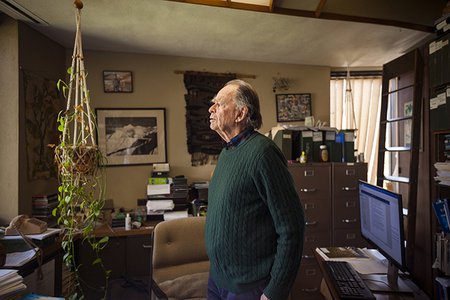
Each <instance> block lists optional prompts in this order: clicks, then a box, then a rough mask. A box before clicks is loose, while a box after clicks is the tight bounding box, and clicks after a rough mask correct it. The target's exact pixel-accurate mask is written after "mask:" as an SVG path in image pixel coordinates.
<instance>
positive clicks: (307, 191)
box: [300, 189, 316, 193]
mask: <svg viewBox="0 0 450 300" xmlns="http://www.w3.org/2000/svg"><path fill="white" fill-rule="evenodd" d="M315 191H316V189H300V192H303V193H312V192H315Z"/></svg>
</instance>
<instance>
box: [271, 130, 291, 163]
mask: <svg viewBox="0 0 450 300" xmlns="http://www.w3.org/2000/svg"><path fill="white" fill-rule="evenodd" d="M273 141H274V142H275V144H276V145H277V146H278V148H280V150H281V152H282V153H283V155H284V157H285V158H286V160H291V159H293V156H292V130H287V129H284V130H279V131H278V132H277V133H276V134H275V136H274V138H273Z"/></svg>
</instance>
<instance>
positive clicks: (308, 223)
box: [305, 221, 317, 226]
mask: <svg viewBox="0 0 450 300" xmlns="http://www.w3.org/2000/svg"><path fill="white" fill-rule="evenodd" d="M316 224H317V221H312V222H305V225H306V226H312V225H316Z"/></svg>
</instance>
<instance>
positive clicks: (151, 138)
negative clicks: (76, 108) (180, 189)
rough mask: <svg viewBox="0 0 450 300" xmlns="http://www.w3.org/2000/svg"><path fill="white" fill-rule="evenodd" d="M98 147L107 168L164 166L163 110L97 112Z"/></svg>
mask: <svg viewBox="0 0 450 300" xmlns="http://www.w3.org/2000/svg"><path fill="white" fill-rule="evenodd" d="M95 112H96V114H97V122H98V139H97V141H98V146H99V149H100V151H102V153H103V154H104V155H105V156H106V159H107V162H106V165H107V166H120V165H145V164H152V163H162V162H167V158H166V157H167V149H166V124H165V122H166V121H165V114H166V111H165V109H164V108H97V109H96V110H95Z"/></svg>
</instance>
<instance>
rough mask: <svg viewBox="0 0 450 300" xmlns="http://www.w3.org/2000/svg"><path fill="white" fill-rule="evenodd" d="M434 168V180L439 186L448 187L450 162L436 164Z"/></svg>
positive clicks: (449, 182)
mask: <svg viewBox="0 0 450 300" xmlns="http://www.w3.org/2000/svg"><path fill="white" fill-rule="evenodd" d="M434 167H435V169H436V176H435V177H434V180H436V182H438V183H439V184H440V185H447V186H450V162H448V161H447V162H436V163H435V164H434Z"/></svg>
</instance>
